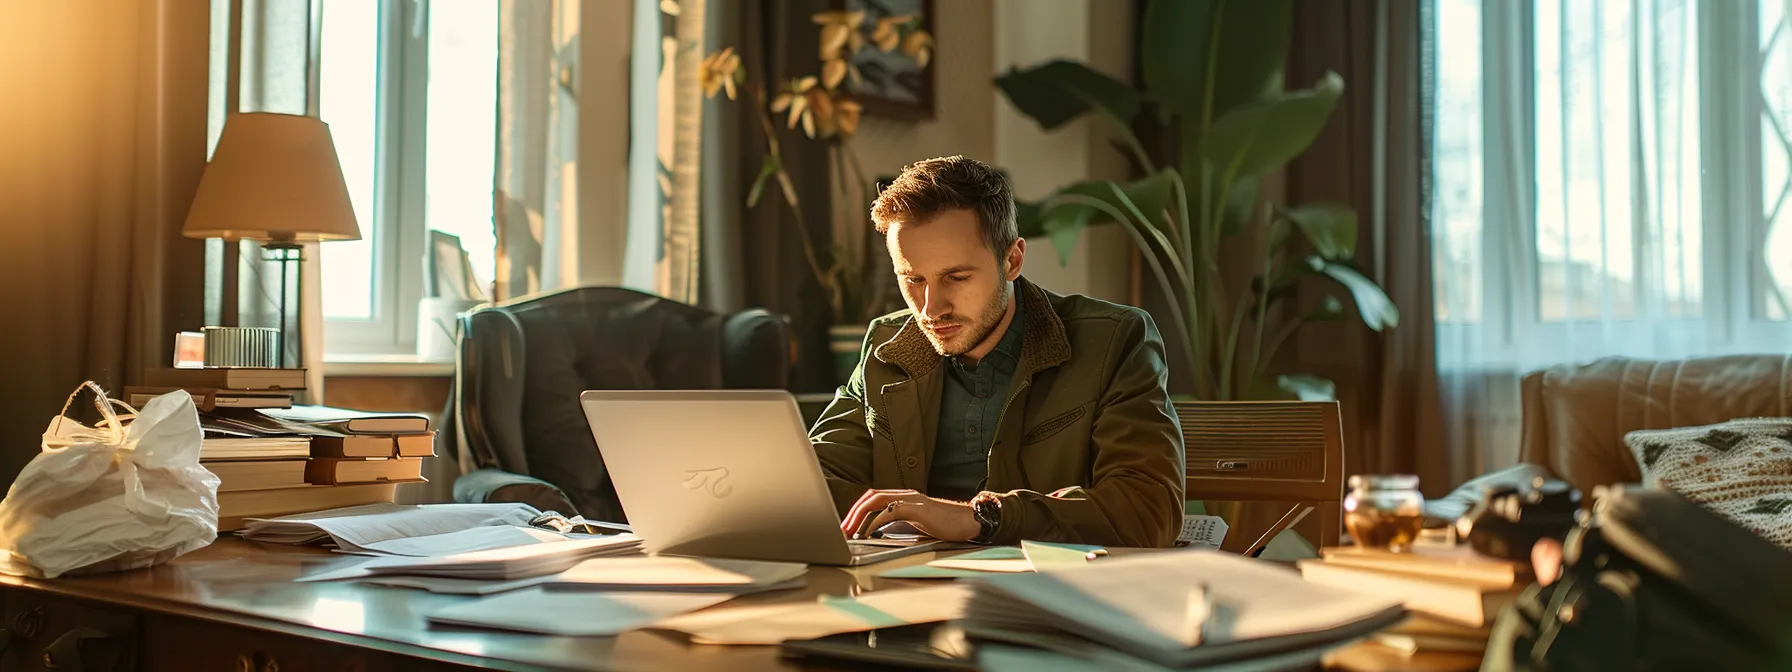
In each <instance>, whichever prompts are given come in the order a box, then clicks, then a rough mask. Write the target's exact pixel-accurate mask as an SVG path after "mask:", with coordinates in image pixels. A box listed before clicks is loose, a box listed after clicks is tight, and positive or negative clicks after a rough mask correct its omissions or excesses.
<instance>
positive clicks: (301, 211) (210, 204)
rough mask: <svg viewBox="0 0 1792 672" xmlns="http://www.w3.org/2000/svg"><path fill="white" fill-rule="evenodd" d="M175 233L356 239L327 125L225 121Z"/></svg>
mask: <svg viewBox="0 0 1792 672" xmlns="http://www.w3.org/2000/svg"><path fill="white" fill-rule="evenodd" d="M181 234H182V235H184V236H186V237H188V238H224V239H226V240H264V241H280V242H297V243H311V242H320V241H330V240H360V239H361V228H360V227H359V226H357V225H356V224H355V209H354V207H353V206H352V205H351V204H350V203H349V199H348V186H347V185H345V184H343V181H342V165H341V163H339V162H338V161H337V159H336V145H335V143H334V142H332V141H331V140H330V126H329V125H328V124H325V123H324V122H323V120H321V119H318V118H316V117H304V116H295V115H290V114H272V113H266V112H254V113H242V114H232V115H230V116H229V117H228V118H227V119H226V120H225V122H224V133H223V135H222V136H221V137H219V138H218V148H217V150H216V151H215V152H213V153H212V161H211V163H209V164H206V166H205V175H204V176H203V177H201V178H200V179H199V193H198V194H197V195H196V196H195V197H194V198H193V207H192V208H191V209H189V210H188V211H187V223H186V226H185V227H183V228H182V229H181Z"/></svg>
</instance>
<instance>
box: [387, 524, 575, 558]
mask: <svg viewBox="0 0 1792 672" xmlns="http://www.w3.org/2000/svg"><path fill="white" fill-rule="evenodd" d="M566 539H567V536H566V535H564V534H560V533H558V532H551V531H548V530H543V529H539V528H533V527H519V526H515V525H488V526H483V527H474V528H470V529H465V530H458V531H455V532H448V533H446V534H432V535H429V536H426V537H409V538H404V539H387V540H386V541H378V542H374V543H371V544H366V545H365V546H363V547H362V548H363V550H366V551H371V552H374V553H378V554H380V555H403V556H411V557H430V556H439V555H452V554H455V553H472V552H474V551H489V550H491V549H494V548H509V547H511V546H528V545H530V544H540V543H546V542H550V541H566Z"/></svg>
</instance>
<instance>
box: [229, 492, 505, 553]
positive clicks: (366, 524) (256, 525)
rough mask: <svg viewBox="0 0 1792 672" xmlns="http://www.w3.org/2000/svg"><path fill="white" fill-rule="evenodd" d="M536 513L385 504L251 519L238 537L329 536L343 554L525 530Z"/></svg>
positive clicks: (298, 539)
mask: <svg viewBox="0 0 1792 672" xmlns="http://www.w3.org/2000/svg"><path fill="white" fill-rule="evenodd" d="M539 514H540V512H539V511H536V510H535V507H532V506H529V505H527V504H518V503H501V504H423V505H411V504H393V503H390V502H383V503H379V504H367V505H362V506H351V507H345V508H341V509H330V510H327V511H317V512H313V513H301V514H295V515H290V516H281V517H279V518H266V519H259V518H257V519H250V520H249V522H248V525H247V526H246V527H245V528H244V530H243V532H242V535H243V536H244V537H246V538H248V539H253V540H255V541H267V542H273V543H282V544H305V543H310V542H313V541H318V540H320V539H327V538H333V539H334V540H335V542H336V545H337V546H339V547H340V548H342V549H343V550H347V551H360V550H362V549H363V548H364V547H365V546H366V545H367V544H373V543H379V542H382V541H388V540H392V539H405V538H410V537H423V536H430V535H436V534H445V533H448V532H458V531H461V530H466V529H470V528H474V527H481V526H486V525H511V526H526V525H528V524H529V521H530V520H531V519H533V518H534V517H535V516H537V515H539Z"/></svg>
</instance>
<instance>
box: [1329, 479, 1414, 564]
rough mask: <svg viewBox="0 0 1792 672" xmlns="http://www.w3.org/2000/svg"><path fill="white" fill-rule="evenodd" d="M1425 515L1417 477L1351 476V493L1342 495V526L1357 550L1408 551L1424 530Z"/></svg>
mask: <svg viewBox="0 0 1792 672" xmlns="http://www.w3.org/2000/svg"><path fill="white" fill-rule="evenodd" d="M1424 513H1425V497H1424V496H1423V495H1420V494H1419V479H1418V477H1417V476H1411V475H1403V474H1396V475H1368V474H1365V475H1360V476H1352V477H1350V492H1349V494H1347V495H1345V496H1344V526H1345V527H1346V528H1348V529H1349V530H1350V537H1351V538H1352V539H1354V540H1355V541H1356V544H1357V546H1359V547H1362V548H1378V549H1383V550H1388V551H1394V552H1396V553H1404V552H1407V551H1411V550H1412V545H1413V542H1414V541H1416V540H1417V539H1418V538H1419V530H1420V529H1421V528H1422V527H1424V524H1425V518H1424Z"/></svg>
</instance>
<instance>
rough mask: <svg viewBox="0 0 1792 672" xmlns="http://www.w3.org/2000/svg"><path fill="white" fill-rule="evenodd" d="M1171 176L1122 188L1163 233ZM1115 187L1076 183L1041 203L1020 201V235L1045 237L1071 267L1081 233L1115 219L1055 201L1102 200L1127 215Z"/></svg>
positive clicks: (1102, 182)
mask: <svg viewBox="0 0 1792 672" xmlns="http://www.w3.org/2000/svg"><path fill="white" fill-rule="evenodd" d="M1172 184H1173V182H1172V180H1171V173H1170V172H1169V171H1167V170H1166V171H1159V172H1158V173H1156V174H1153V175H1150V176H1147V177H1144V178H1141V179H1139V180H1137V181H1135V182H1132V183H1131V184H1126V185H1119V186H1120V191H1121V193H1123V194H1125V195H1126V198H1127V199H1128V200H1131V201H1132V204H1133V205H1135V206H1138V208H1139V211H1140V212H1143V213H1145V214H1146V216H1148V217H1151V218H1153V221H1152V225H1153V226H1154V227H1156V228H1157V229H1159V230H1160V231H1162V230H1164V229H1165V227H1166V226H1168V224H1167V218H1166V217H1164V210H1165V208H1167V207H1169V203H1170V197H1171V185H1172ZM1114 186H1115V183H1114V182H1113V181H1112V180H1090V181H1086V182H1077V183H1074V184H1071V185H1069V186H1066V187H1064V188H1062V189H1059V190H1058V191H1057V193H1054V194H1052V195H1051V196H1048V197H1046V198H1045V200H1042V201H1033V202H1027V201H1020V202H1017V203H1016V204H1015V220H1016V223H1017V224H1018V225H1019V228H1020V233H1021V235H1022V236H1024V237H1034V236H1040V235H1045V236H1049V237H1050V238H1051V240H1052V245H1053V246H1054V247H1056V248H1058V258H1059V262H1060V263H1062V264H1068V263H1070V255H1071V254H1073V253H1074V252H1075V251H1076V241H1077V235H1078V232H1079V231H1081V230H1082V228H1083V227H1085V226H1092V225H1095V224H1107V223H1112V222H1113V221H1114V218H1113V217H1110V216H1108V214H1107V213H1105V212H1102V211H1101V210H1099V209H1097V208H1095V207H1093V206H1089V205H1084V204H1081V203H1052V200H1053V199H1054V198H1056V197H1058V196H1061V195H1064V194H1078V195H1082V196H1088V197H1090V198H1095V199H1099V200H1101V201H1103V202H1105V203H1109V204H1112V205H1113V206H1114V207H1115V209H1118V210H1121V211H1122V212H1124V211H1125V210H1126V207H1125V205H1123V204H1122V203H1120V200H1119V198H1117V197H1116V196H1115V194H1114Z"/></svg>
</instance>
